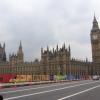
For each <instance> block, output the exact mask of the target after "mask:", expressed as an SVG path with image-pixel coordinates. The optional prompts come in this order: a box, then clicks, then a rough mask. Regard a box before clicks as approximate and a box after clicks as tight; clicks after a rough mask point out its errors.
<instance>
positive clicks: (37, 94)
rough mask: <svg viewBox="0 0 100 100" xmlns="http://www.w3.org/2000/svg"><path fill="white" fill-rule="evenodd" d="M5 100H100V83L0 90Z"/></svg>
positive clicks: (61, 84) (78, 82) (69, 83)
mask: <svg viewBox="0 0 100 100" xmlns="http://www.w3.org/2000/svg"><path fill="white" fill-rule="evenodd" d="M0 94H1V95H3V97H4V100H100V81H99V80H98V81H92V80H87V81H73V82H66V83H53V84H42V85H34V86H32V85H30V86H24V87H12V88H6V89H0Z"/></svg>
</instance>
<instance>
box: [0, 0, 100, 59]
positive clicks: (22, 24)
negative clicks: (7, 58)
mask: <svg viewBox="0 0 100 100" xmlns="http://www.w3.org/2000/svg"><path fill="white" fill-rule="evenodd" d="M97 2H98V3H97ZM99 2H100V1H99V0H97V1H95V0H87V1H84V0H74V1H73V0H9V1H8V0H3V1H0V42H6V51H7V55H9V53H12V52H15V53H16V52H17V49H18V46H19V41H20V40H22V45H23V51H24V55H25V60H29V61H30V60H34V59H35V58H36V57H38V58H40V49H41V47H44V48H46V46H47V45H49V46H50V47H51V48H53V46H54V47H55V45H56V44H59V45H61V44H63V43H64V42H65V43H66V45H67V46H68V45H69V44H70V45H71V48H72V57H73V56H76V57H79V58H85V57H86V56H87V57H88V58H89V59H90V60H91V46H90V30H91V26H92V19H93V13H94V9H95V12H96V15H97V16H98V17H99V16H100V12H99V10H98V9H99ZM98 17H97V18H98ZM98 20H99V19H98ZM79 52H80V53H79Z"/></svg>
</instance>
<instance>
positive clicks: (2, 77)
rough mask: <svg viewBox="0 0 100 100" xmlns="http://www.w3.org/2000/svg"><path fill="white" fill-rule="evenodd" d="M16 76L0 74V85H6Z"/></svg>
mask: <svg viewBox="0 0 100 100" xmlns="http://www.w3.org/2000/svg"><path fill="white" fill-rule="evenodd" d="M15 77H16V75H14V74H0V83H8V82H10V80H11V79H14V78H15Z"/></svg>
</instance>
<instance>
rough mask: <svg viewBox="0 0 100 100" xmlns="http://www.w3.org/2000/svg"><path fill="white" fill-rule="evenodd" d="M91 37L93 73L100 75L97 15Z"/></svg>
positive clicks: (99, 32)
mask: <svg viewBox="0 0 100 100" xmlns="http://www.w3.org/2000/svg"><path fill="white" fill-rule="evenodd" d="M90 36H91V46H92V61H93V73H94V74H99V75H100V29H99V26H98V22H97V20H96V17H95V15H94V20H93V26H92V30H91V34H90Z"/></svg>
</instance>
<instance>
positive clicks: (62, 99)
mask: <svg viewBox="0 0 100 100" xmlns="http://www.w3.org/2000/svg"><path fill="white" fill-rule="evenodd" d="M97 87H100V85H97V86H95V87H92V88H89V89H86V90H83V91H81V92H77V93H75V94H72V95H68V96H66V97H63V98H60V99H57V100H65V99H68V98H71V97H73V96H76V95H79V94H82V93H85V92H88V91H91V90H93V89H95V88H97Z"/></svg>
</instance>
